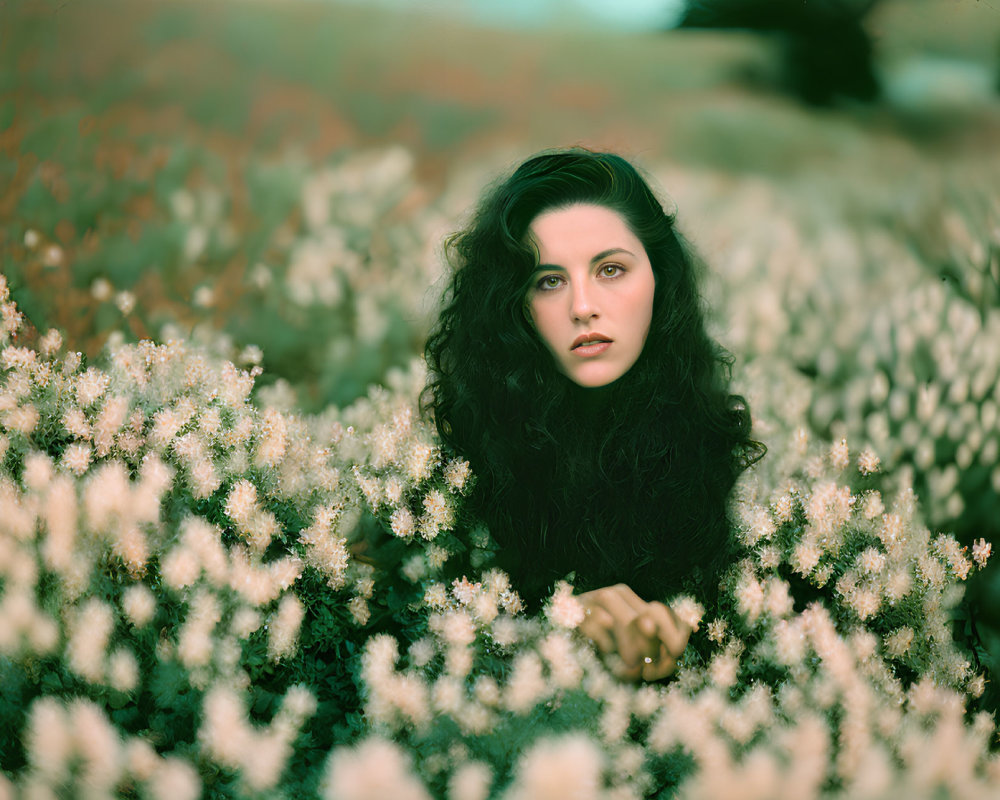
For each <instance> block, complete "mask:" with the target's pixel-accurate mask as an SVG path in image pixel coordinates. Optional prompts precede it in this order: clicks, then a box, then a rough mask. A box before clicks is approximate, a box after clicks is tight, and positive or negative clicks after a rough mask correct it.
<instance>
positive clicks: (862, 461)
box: [858, 449, 880, 475]
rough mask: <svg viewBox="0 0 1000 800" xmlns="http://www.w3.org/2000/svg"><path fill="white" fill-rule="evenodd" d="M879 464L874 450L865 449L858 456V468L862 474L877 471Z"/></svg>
mask: <svg viewBox="0 0 1000 800" xmlns="http://www.w3.org/2000/svg"><path fill="white" fill-rule="evenodd" d="M879 464H880V461H879V457H878V455H877V454H876V453H875V451H874V450H871V449H866V450H864V451H862V453H861V455H859V456H858V470H859V471H860V472H861V474H862V475H871V474H872V473H873V472H878V469H879Z"/></svg>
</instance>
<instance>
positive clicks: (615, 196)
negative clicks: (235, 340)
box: [425, 149, 763, 680]
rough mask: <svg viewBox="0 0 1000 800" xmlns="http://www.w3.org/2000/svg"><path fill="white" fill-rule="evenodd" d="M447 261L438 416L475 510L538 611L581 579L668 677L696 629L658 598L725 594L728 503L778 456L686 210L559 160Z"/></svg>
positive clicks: (625, 167) (630, 649) (611, 621)
mask: <svg viewBox="0 0 1000 800" xmlns="http://www.w3.org/2000/svg"><path fill="white" fill-rule="evenodd" d="M446 252H447V255H448V257H449V260H450V261H451V263H452V265H453V266H454V267H455V271H454V275H453V278H452V282H451V285H450V290H449V294H448V296H447V298H446V304H445V307H444V310H443V311H442V313H441V316H440V319H439V321H438V324H437V327H436V328H435V330H434V331H433V332H432V335H431V336H430V338H429V340H428V343H427V348H426V356H427V362H428V365H429V367H430V370H431V382H430V384H429V386H428V391H427V394H426V396H425V408H426V409H427V410H430V411H431V412H432V413H433V415H434V420H435V424H436V426H437V429H438V432H439V433H440V436H441V438H442V440H443V441H444V442H445V444H446V445H447V446H449V447H451V448H453V449H454V450H455V451H457V452H458V453H460V454H462V455H463V456H464V457H465V458H466V459H468V460H469V462H470V464H471V466H472V469H473V471H474V472H475V473H476V475H477V478H478V481H477V484H476V487H475V490H474V493H473V495H472V496H471V497H470V501H469V504H470V508H471V510H472V511H473V512H474V513H475V514H476V515H478V516H479V517H481V518H482V519H483V520H484V521H485V522H486V523H487V524H488V526H489V529H490V532H491V534H492V536H493V538H494V539H495V540H496V542H497V544H498V545H499V560H500V565H501V566H503V567H504V568H505V569H507V571H508V572H509V573H510V574H511V576H512V578H513V579H514V581H515V585H517V586H518V588H519V589H520V590H521V591H522V593H524V594H525V595H526V596H527V597H528V598H529V599H536V600H537V599H538V598H540V597H542V596H544V595H545V594H547V593H548V591H550V590H551V588H552V585H553V583H554V582H555V581H556V580H558V579H560V578H564V577H567V576H569V577H571V578H572V579H573V583H574V585H575V586H576V588H577V589H578V590H584V593H583V594H581V595H580V599H581V601H582V602H583V603H584V605H585V607H586V609H587V612H588V614H587V617H586V620H585V622H584V624H583V625H582V626H581V630H582V631H583V632H584V633H585V634H587V635H588V636H590V638H592V639H593V640H594V642H595V644H596V645H597V647H598V648H599V649H600V650H601V651H602V652H603V653H605V654H606V655H609V656H611V655H612V654H614V655H616V656H617V657H618V659H619V660H618V662H617V663H618V669H619V672H620V674H621V675H622V676H623V677H625V678H629V679H637V678H640V677H641V678H643V679H646V680H656V679H659V678H662V677H665V676H666V675H669V674H670V672H672V671H673V669H674V661H675V659H676V658H677V657H678V656H679V655H680V653H681V652H682V651H683V649H684V646H685V644H686V642H687V636H688V634H689V631H688V630H687V629H686V628H685V626H683V625H682V624H681V623H680V622H679V621H678V620H677V619H676V617H675V616H674V615H673V613H672V612H671V611H670V609H669V608H668V607H667V606H665V605H664V604H663V603H662V602H660V601H661V600H662V599H664V598H665V597H667V596H668V595H670V594H672V593H676V592H678V591H680V590H682V589H683V590H687V591H693V592H695V593H697V594H699V595H701V597H702V599H704V600H709V601H710V600H711V599H712V596H713V595H714V594H715V592H716V590H717V583H718V576H719V572H720V570H721V569H722V568H723V567H724V566H725V565H726V564H727V563H728V562H729V560H730V558H731V556H730V553H731V545H730V533H729V526H728V524H727V518H726V498H727V496H728V494H729V492H730V490H731V489H732V486H733V484H734V482H735V480H736V478H737V476H738V475H739V473H740V472H741V471H742V470H743V469H744V468H746V466H748V465H749V464H750V463H752V462H753V461H755V460H757V459H758V458H760V457H761V455H762V454H763V447H762V446H761V445H760V444H758V443H757V442H755V441H753V440H752V439H751V438H750V415H749V411H748V410H747V407H746V404H745V402H743V400H742V398H739V397H735V396H733V395H731V394H730V393H729V392H728V390H727V380H728V366H729V364H730V363H731V359H730V358H729V357H728V356H727V355H726V354H725V353H724V352H723V351H722V350H721V349H720V348H719V347H718V346H717V345H716V344H715V343H714V342H712V341H711V339H710V338H709V337H708V335H707V333H706V332H705V325H704V320H703V317H702V312H701V308H700V301H699V296H698V293H697V287H696V280H695V268H694V263H693V260H692V258H691V256H690V255H689V254H688V252H687V251H686V249H685V246H684V244H683V241H682V239H681V237H680V236H679V235H678V234H677V232H676V231H675V229H674V225H673V218H672V217H671V216H670V215H668V214H666V213H665V212H664V210H663V207H662V206H661V204H660V202H659V201H658V200H657V199H656V197H655V196H654V195H653V193H652V191H651V190H650V188H649V186H648V185H647V184H646V182H645V181H644V180H643V179H642V177H641V176H640V175H639V174H638V172H637V171H636V170H635V168H634V167H632V165H630V164H629V163H628V162H627V161H625V160H624V159H623V158H621V157H619V156H617V155H613V154H610V153H596V152H591V151H588V150H583V149H571V150H565V151H557V152H547V153H543V154H540V155H537V156H535V157H533V158H531V159H529V160H528V161H526V162H525V163H524V164H522V165H521V166H520V167H518V168H517V170H516V171H515V172H514V173H513V174H512V175H511V176H510V177H508V178H507V179H505V180H503V181H501V182H499V183H497V184H495V185H494V186H493V187H492V188H491V189H490V190H489V191H487V193H486V194H485V196H484V197H483V199H482V200H481V202H480V204H479V206H478V208H477V210H476V212H475V214H474V216H473V217H472V219H471V221H470V223H469V225H468V227H467V228H466V229H465V230H464V231H462V232H460V233H458V234H455V235H454V236H452V237H450V238H449V240H448V241H447V243H446Z"/></svg>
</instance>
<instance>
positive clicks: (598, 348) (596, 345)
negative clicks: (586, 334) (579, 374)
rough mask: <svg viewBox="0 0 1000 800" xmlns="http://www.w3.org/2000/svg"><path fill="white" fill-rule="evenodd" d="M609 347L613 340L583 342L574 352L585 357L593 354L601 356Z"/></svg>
mask: <svg viewBox="0 0 1000 800" xmlns="http://www.w3.org/2000/svg"><path fill="white" fill-rule="evenodd" d="M609 347H611V342H589V343H588V344H581V345H578V346H576V347H574V348H573V354H574V355H578V356H582V357H583V358H591V357H592V356H599V355H600V354H601V353H603V352H604V351H605V350H607V349H608V348H609Z"/></svg>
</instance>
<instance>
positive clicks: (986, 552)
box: [972, 539, 993, 569]
mask: <svg viewBox="0 0 1000 800" xmlns="http://www.w3.org/2000/svg"><path fill="white" fill-rule="evenodd" d="M992 551H993V545H992V544H991V543H990V542H987V541H986V540H985V539H977V540H976V541H975V542H973V544H972V560H973V561H975V562H976V566H977V567H978V568H979V569H982V568H983V567H985V566H986V562H987V560H988V559H989V557H990V553H992Z"/></svg>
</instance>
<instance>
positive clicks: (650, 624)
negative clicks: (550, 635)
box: [577, 583, 691, 681]
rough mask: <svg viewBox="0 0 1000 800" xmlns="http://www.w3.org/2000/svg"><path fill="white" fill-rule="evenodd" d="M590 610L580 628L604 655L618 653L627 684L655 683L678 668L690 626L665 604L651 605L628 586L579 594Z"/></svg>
mask: <svg viewBox="0 0 1000 800" xmlns="http://www.w3.org/2000/svg"><path fill="white" fill-rule="evenodd" d="M577 599H578V600H579V601H580V602H581V603H582V604H583V607H584V609H586V617H585V618H584V620H583V622H582V623H581V624H580V627H579V628H578V630H579V631H580V632H581V633H583V634H584V635H585V636H587V637H588V638H590V639H592V640H593V642H594V644H595V645H597V649H598V650H600V651H601V652H602V653H603V654H604V655H605V656H608V655H612V654H615V655H617V656H618V658H619V659H620V660H621V666H620V667H618V668H617V669H616V670H615V671H616V672H617V673H618V676H619V677H620V678H622V679H624V680H629V681H636V680H639V679H640V678H641V679H642V680H645V681H657V680H660V679H661V678H666V677H667V676H668V675H670V674H672V673H673V671H674V670H675V669H676V668H677V659H678V658H680V655H681V653H683V652H684V648H685V647H686V646H687V641H688V637H690V636H691V628H689V627H688V626H687V625H685V624H684V623H683V622H681V621H680V620H679V619H678V618H677V615H676V614H674V612H673V611H671V610H670V608H669V607H667V606H665V605H664V604H663V603H657V602H653V603H647V602H646V601H645V600H643V599H642V598H641V597H639V595H637V594H636V593H635V592H633V591H632V590H631V589H630V588H629V587H628V586H626V585H625V584H624V583H619V584H616V585H615V586H605V587H604V588H602V589H595V590H594V591H592V592H586V593H585V594H581V595H578V596H577Z"/></svg>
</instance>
